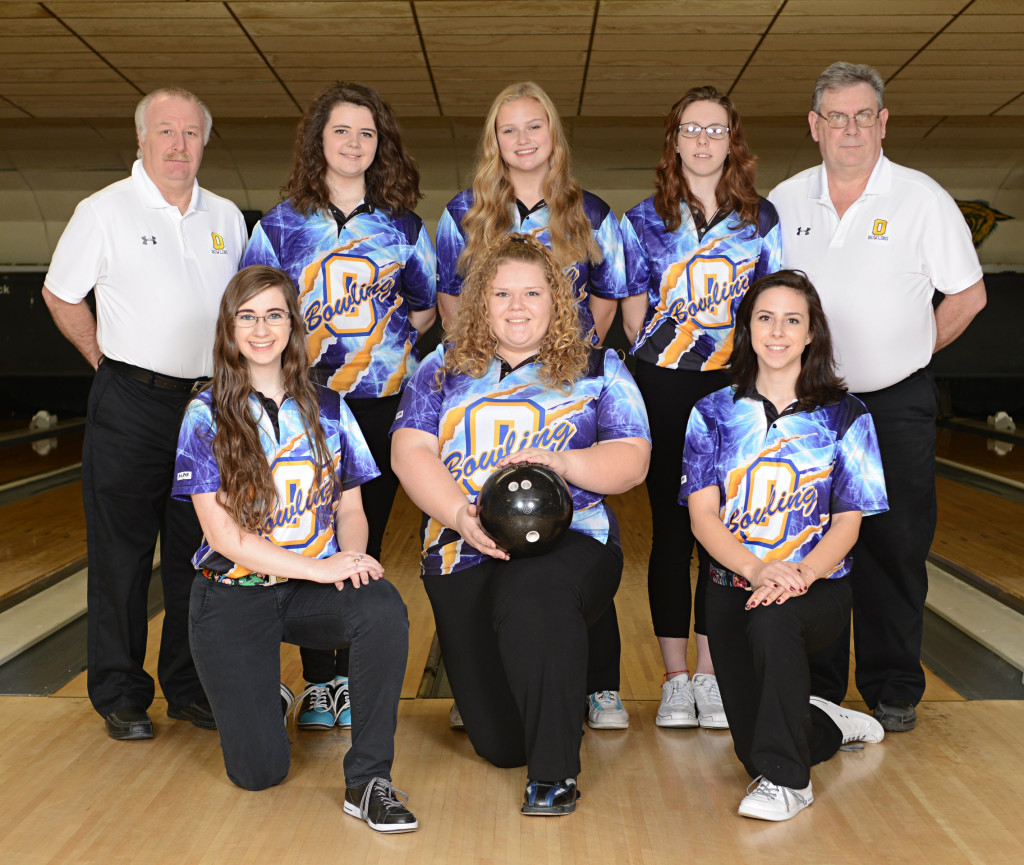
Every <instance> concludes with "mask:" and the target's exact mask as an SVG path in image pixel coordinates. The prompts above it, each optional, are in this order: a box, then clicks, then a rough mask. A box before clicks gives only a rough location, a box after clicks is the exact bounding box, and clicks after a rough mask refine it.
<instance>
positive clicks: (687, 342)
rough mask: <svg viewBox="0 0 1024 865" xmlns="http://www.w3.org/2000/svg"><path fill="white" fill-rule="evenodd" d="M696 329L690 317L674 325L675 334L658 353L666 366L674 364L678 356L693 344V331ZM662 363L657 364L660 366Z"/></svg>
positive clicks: (695, 324)
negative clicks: (682, 322)
mask: <svg viewBox="0 0 1024 865" xmlns="http://www.w3.org/2000/svg"><path fill="white" fill-rule="evenodd" d="M695 330H697V323H696V322H695V321H694V320H693V319H692V318H688V319H686V322H685V323H684V324H681V325H679V326H677V327H676V335H675V337H674V338H673V339H672V342H670V343H669V344H668V345H667V346H665V349H664V351H662V353H661V354H660V355H659V359H660V360H662V361H664V362H665V365H666V366H670V367H671V366H675V365H676V364H677V363H678V362H679V358H680V357H682V355H683V353H684V352H685V351H686V350H687V349H688V348H689V347H690V346H691V345H693V342H694V339H693V332H694V331H695ZM661 365H662V364H660V363H659V364H658V366H661Z"/></svg>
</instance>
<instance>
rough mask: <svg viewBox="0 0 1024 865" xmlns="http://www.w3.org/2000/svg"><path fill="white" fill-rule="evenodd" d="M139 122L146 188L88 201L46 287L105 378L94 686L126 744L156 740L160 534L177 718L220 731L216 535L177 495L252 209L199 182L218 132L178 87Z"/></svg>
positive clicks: (169, 672)
mask: <svg viewBox="0 0 1024 865" xmlns="http://www.w3.org/2000/svg"><path fill="white" fill-rule="evenodd" d="M135 126H136V132H137V135H138V142H139V154H138V155H139V159H138V160H137V161H136V162H135V164H134V166H132V173H131V176H130V177H128V178H126V179H124V180H120V181H118V182H117V183H114V184H112V185H111V186H108V187H106V188H105V189H101V190H100V191H99V192H96V193H95V194H93V195H91V196H89V197H88V198H86V199H85V200H84V201H82V202H80V203H79V205H78V207H77V208H76V209H75V213H74V215H73V216H72V217H71V221H70V222H69V223H68V224H67V227H66V228H65V229H64V233H63V235H62V236H61V238H60V241H59V242H58V244H57V248H56V250H55V251H54V253H53V258H52V260H51V262H50V268H49V271H48V272H47V274H46V281H45V284H44V286H43V297H44V299H45V300H46V305H47V306H48V307H49V309H50V313H51V315H52V316H53V319H54V321H55V322H56V324H57V327H58V328H60V331H61V333H63V334H64V336H65V337H67V338H68V340H70V342H71V343H72V344H73V345H74V346H75V347H76V348H77V349H78V350H79V351H80V352H81V353H82V355H83V356H84V357H85V359H86V360H87V361H88V362H89V363H90V365H91V366H92V367H93V368H94V369H95V370H96V377H95V379H94V381H93V385H92V390H91V391H90V393H89V406H88V412H87V416H86V431H85V442H84V444H83V446H82V498H83V503H84V506H85V521H86V541H87V546H88V554H89V573H88V605H89V608H88V636H89V645H88V664H89V674H88V686H89V698H90V700H91V701H92V704H93V707H94V708H95V709H96V711H97V712H99V714H100V715H102V716H103V718H104V720H105V722H106V727H107V733H108V734H109V735H110V736H111V738H114V739H149V738H151V737H152V736H153V723H152V720H151V718H150V716H149V713H148V712H147V711H146V710H147V709H148V707H149V705H150V704H151V703H152V701H153V696H154V684H153V679H152V677H151V676H150V675H149V674H148V673H147V672H146V671H145V670H144V669H143V661H144V659H145V655H146V638H147V634H148V624H147V606H148V602H147V595H148V589H149V582H150V575H151V572H152V567H153V553H154V550H155V547H156V539H157V535H158V534H159V536H160V573H161V577H162V582H163V594H164V610H165V614H164V623H163V631H162V633H161V639H160V658H159V662H158V677H159V679H160V686H161V688H162V689H163V692H164V696H165V697H166V698H167V714H168V715H169V716H170V717H172V718H179V719H182V720H187V721H191V722H192V723H193V724H195V725H196V726H197V727H205V728H209V729H213V728H214V727H215V726H216V724H215V721H214V718H213V713H212V712H211V711H210V704H209V702H208V701H207V699H206V695H205V694H204V693H203V687H202V685H201V684H200V682H199V677H198V675H197V674H196V669H195V665H194V664H193V663H192V655H191V652H190V651H189V644H188V602H189V592H190V589H191V585H192V579H193V577H194V574H195V571H194V569H193V568H192V566H191V563H190V559H191V557H192V555H193V554H194V553H195V551H196V550H197V549H198V547H199V544H200V542H201V540H202V531H201V530H200V528H199V522H198V520H197V519H196V515H195V511H194V510H193V509H192V505H191V504H185V503H182V502H178V501H173V500H172V499H171V497H170V492H171V484H172V481H173V480H174V478H173V469H174V459H175V454H176V449H177V437H178V426H179V424H180V423H181V418H182V415H183V413H184V410H185V406H186V405H187V404H188V402H189V400H190V399H191V398H192V393H193V391H194V390H195V388H196V387H197V385H198V384H199V383H200V382H202V381H203V380H204V378H205V377H208V376H209V375H210V373H211V371H212V364H213V340H214V326H215V322H216V320H217V309H218V306H219V304H220V298H221V295H222V294H223V293H224V287H225V286H226V285H227V283H228V280H230V279H231V277H232V276H233V275H234V273H235V272H236V271H237V270H238V263H239V261H240V260H241V257H242V253H243V252H244V250H245V243H246V239H247V233H246V230H245V220H244V219H243V218H242V214H241V212H240V211H239V210H238V208H237V207H235V205H234V204H232V203H231V202H230V201H228V200H226V199H224V198H220V197H219V196H217V195H213V194H212V193H210V192H207V191H206V190H204V189H201V188H200V186H199V184H198V183H197V182H196V173H197V172H198V171H199V165H200V162H201V161H202V158H203V148H204V147H205V145H206V143H207V142H208V141H209V139H210V130H211V128H212V126H213V121H212V118H211V117H210V112H209V111H208V110H207V108H206V106H205V105H203V103H202V102H200V101H199V100H198V99H197V98H196V97H195V96H194V95H193V94H192V93H189V92H188V91H187V90H182V89H180V88H175V87H169V88H163V89H161V90H157V91H155V92H153V93H150V94H148V95H147V96H146V97H144V98H143V99H142V101H141V102H139V105H138V109H137V110H136V112H135ZM90 291H94V292H95V301H96V318H94V317H93V315H92V312H91V311H90V309H89V307H88V306H87V305H86V302H85V298H86V295H87V294H88V293H89V292H90Z"/></svg>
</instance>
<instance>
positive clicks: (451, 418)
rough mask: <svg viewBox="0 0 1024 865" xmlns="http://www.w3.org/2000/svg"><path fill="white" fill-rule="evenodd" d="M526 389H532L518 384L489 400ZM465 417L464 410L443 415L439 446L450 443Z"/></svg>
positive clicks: (459, 409) (496, 393)
mask: <svg viewBox="0 0 1024 865" xmlns="http://www.w3.org/2000/svg"><path fill="white" fill-rule="evenodd" d="M528 387H532V385H530V384H519V385H516V386H515V387H510V388H508V389H507V390H499V391H497V392H495V393H493V394H491V398H492V399H495V400H500V399H501V398H502V397H506V396H512V395H513V394H514V393H516V392H517V391H520V390H525V389H526V388H528ZM465 416H466V409H465V408H458V409H455V410H454V411H450V412H448V414H447V415H445V419H444V423H442V424H441V429H440V430H439V434H438V437H437V439H438V442H439V444H441V445H444V443H445V442H448V441H451V439H452V437H453V436H454V435H455V429H456V427H458V426H459V425H460V424H461V423H462V421H463V419H464V418H465Z"/></svg>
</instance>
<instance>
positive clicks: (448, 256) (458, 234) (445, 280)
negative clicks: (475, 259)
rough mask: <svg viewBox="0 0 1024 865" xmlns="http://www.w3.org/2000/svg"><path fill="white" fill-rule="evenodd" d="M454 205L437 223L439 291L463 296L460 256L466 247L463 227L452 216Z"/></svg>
mask: <svg viewBox="0 0 1024 865" xmlns="http://www.w3.org/2000/svg"><path fill="white" fill-rule="evenodd" d="M452 203H453V202H449V203H448V206H447V207H446V208H445V209H444V213H442V214H441V218H440V219H439V220H438V222H437V290H438V291H439V292H441V293H443V294H455V295H458V294H462V277H461V276H459V273H458V263H459V256H460V255H461V254H462V250H463V249H465V246H466V238H465V237H463V235H462V226H461V225H459V223H458V221H457V220H456V217H455V216H454V215H453V214H452Z"/></svg>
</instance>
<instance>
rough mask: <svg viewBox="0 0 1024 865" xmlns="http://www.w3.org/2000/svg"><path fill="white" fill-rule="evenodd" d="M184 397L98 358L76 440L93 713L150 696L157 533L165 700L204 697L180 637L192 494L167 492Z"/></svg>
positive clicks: (193, 537)
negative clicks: (177, 497)
mask: <svg viewBox="0 0 1024 865" xmlns="http://www.w3.org/2000/svg"><path fill="white" fill-rule="evenodd" d="M191 399H192V394H191V393H189V392H187V391H172V390H164V389H162V388H158V387H155V386H152V385H149V384H145V383H144V382H140V381H136V380H134V379H130V378H127V377H125V376H123V375H121V374H119V373H117V372H115V371H114V370H113V369H112V368H110V367H108V366H106V365H105V364H102V363H101V364H100V367H99V369H98V370H97V371H96V378H95V380H94V382H93V386H92V390H91V391H90V393H89V407H88V411H87V415H86V428H85V442H84V444H83V446H82V501H83V504H84V508H85V523H86V538H87V545H88V553H89V575H88V591H87V595H88V604H89V613H88V635H89V638H88V664H89V673H88V677H87V680H88V687H89V699H90V700H91V701H92V705H93V707H94V708H95V709H96V711H97V712H99V714H100V715H104V716H105V715H109V714H110V713H111V712H114V711H117V710H118V709H123V708H126V707H128V706H138V707H141V708H144V709H145V708H147V707H148V706H149V705H150V704H151V703H152V702H153V694H154V684H153V679H152V677H151V676H150V675H149V674H148V673H147V672H146V671H145V670H144V669H143V666H142V664H143V661H144V659H145V657H146V638H147V635H148V632H149V625H148V621H147V617H146V608H147V602H146V598H147V595H148V593H149V580H150V576H151V573H152V568H153V552H154V549H155V548H156V539H157V535H158V534H159V536H160V574H161V578H162V580H163V590H164V610H165V613H164V623H163V632H162V634H161V637H160V657H159V661H158V665H157V675H158V677H159V679H160V686H161V688H162V689H163V692H164V696H166V697H167V700H168V702H169V703H172V704H175V705H179V706H182V705H187V704H188V703H191V702H192V701H193V700H195V699H197V698H198V697H200V696H202V694H203V688H202V685H201V684H200V682H199V676H198V675H197V673H196V669H195V665H194V664H193V663H192V655H191V652H190V651H189V643H188V604H189V591H190V589H191V586H192V578H193V577H194V575H195V569H194V568H193V567H192V563H191V558H192V556H193V555H194V554H195V552H196V550H197V549H198V548H199V544H200V543H201V541H202V530H201V529H200V527H199V520H198V519H197V518H196V514H195V510H194V509H193V507H192V503H191V502H180V501H174V500H172V499H171V497H170V496H171V484H172V482H173V480H174V458H175V454H176V451H177V444H178V427H179V426H180V425H181V419H182V416H183V415H184V412H185V407H186V406H187V405H188V403H189V401H190V400H191Z"/></svg>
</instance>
